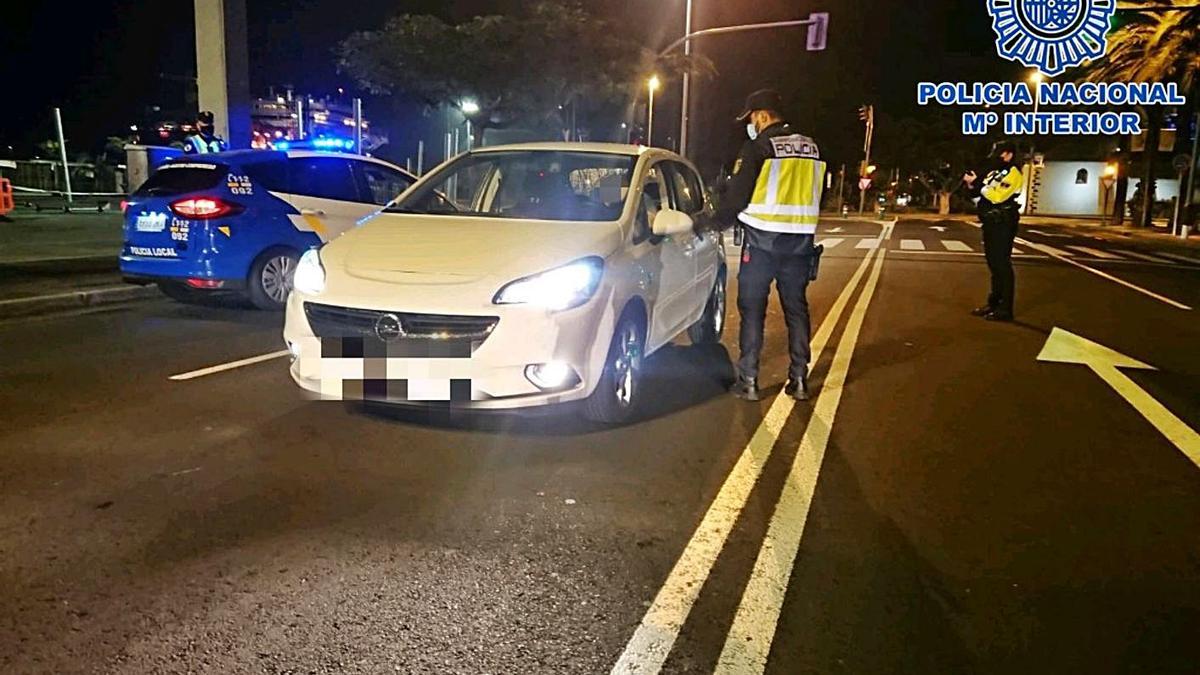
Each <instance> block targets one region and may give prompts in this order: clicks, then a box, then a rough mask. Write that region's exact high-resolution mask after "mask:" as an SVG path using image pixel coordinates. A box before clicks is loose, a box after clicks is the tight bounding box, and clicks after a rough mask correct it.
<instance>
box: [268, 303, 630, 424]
mask: <svg viewBox="0 0 1200 675" xmlns="http://www.w3.org/2000/svg"><path fill="white" fill-rule="evenodd" d="M308 302H311V303H316V304H320V305H324V306H334V307H338V308H346V307H347V305H346V304H344V303H338V302H337V301H335V300H332V299H328V298H324V297H321V298H313V297H306V296H305V295H303V294H301V293H298V292H293V293H292V294H291V296H290V297H289V299H288V305H287V313H286V319H285V324H284V340H285V341H286V343H287V345H288V348H289V350H291V351H292V365H291V375H292V379H293V380H295V382H296V384H297V385H299V386H300V387H301V388H302V389H304V390H305V391H306V392H308V393H309V394H311V395H312V396H313V397H314V398H317V399H321V400H335V401H337V400H363V399H366V400H373V401H385V402H390V403H398V404H408V405H431V406H432V405H445V404H450V405H453V406H462V407H466V408H475V409H486V410H504V409H516V408H529V407H536V406H548V405H555V404H560V403H568V402H571V401H577V400H581V399H584V398H587V397H588V396H589V395H590V394H591V393H592V391H593V390H594V389H595V387H596V383H597V382H598V381H599V379H600V375H601V373H602V371H603V368H604V361H605V357H606V356H607V353H608V347H609V343H610V341H611V337H612V334H613V331H614V323H615V322H614V312H613V309H612V306H611V304H612V303H611V302H610V301H608V300H607V299H605V298H604V297H601V296H600V294H598V296H597V297H594V298H593V299H592V300H591V301H589V302H588V303H586V304H584V305H583V306H581V307H578V308H575V309H572V310H568V311H564V312H553V313H552V312H547V311H545V310H541V309H535V308H531V307H526V306H496V305H490V304H488V305H485V306H480V307H474V308H471V310H472V311H469V312H468V311H446V310H447V309H448V308H446V307H403V308H400V307H387V306H380V303H368V304H372V305H374V306H367V305H366V304H364V303H355V305H354V306H353V307H350V308H351V309H355V310H372V311H377V312H380V313H385V314H386V313H390V312H396V313H413V314H442V315H456V316H474V317H479V316H491V317H496V318H497V321H496V323H495V326H494V327H493V328H492V330H491V332H490V333H489V334H488V335H487V336H486V338H484V339H482V340H479V341H477V342H476V343H475V344H473V345H472V348H467V349H460V348H456V347H453V346H452V345H449V343H442V344H439V340H438V339H436V338H435V339H430V338H424V339H421V340H419V341H409V340H399V341H397V342H394V343H390V344H389V343H385V342H384V341H382V340H380V339H379V338H378V337H376V336H375V335H373V334H370V332H368V333H363V334H362V335H361V336H359V337H355V338H350V339H347V338H344V337H343V338H340V339H339V338H330V337H328V336H326V337H318V335H317V332H315V331H314V330H313V326H312V323H313V322H311V321H310V320H309V315H308V313H307V312H306V310H305V303H308ZM396 347H400V348H398V349H397V348H396ZM546 363H563V364H566V365H568V366H569V367H570V368H571V370H572V371H573V372H574V374H575V375H576V376H577V381H571V382H569V384H567V385H565V386H563V387H561V388H558V389H552V390H546V389H543V388H541V387H539V386H538V385H536V384H534V382H533V381H532V380H531V379H530V377H529V376H527V369H528V368H529V367H530V366H532V365H537V364H546Z"/></svg>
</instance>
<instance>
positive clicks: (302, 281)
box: [292, 248, 325, 295]
mask: <svg viewBox="0 0 1200 675" xmlns="http://www.w3.org/2000/svg"><path fill="white" fill-rule="evenodd" d="M292 288H295V289H296V290H297V291H300V292H301V293H304V294H305V295H320V294H321V293H322V292H324V291H325V268H324V267H322V266H321V253H320V252H319V251H317V249H315V248H313V249H309V250H307V251H305V252H304V255H302V256H300V263H299V264H298V265H296V276H295V278H294V279H293V281H292Z"/></svg>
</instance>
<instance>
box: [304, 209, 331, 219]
mask: <svg viewBox="0 0 1200 675" xmlns="http://www.w3.org/2000/svg"><path fill="white" fill-rule="evenodd" d="M300 215H302V216H322V217H324V216H325V212H324V211H323V210H321V209H300Z"/></svg>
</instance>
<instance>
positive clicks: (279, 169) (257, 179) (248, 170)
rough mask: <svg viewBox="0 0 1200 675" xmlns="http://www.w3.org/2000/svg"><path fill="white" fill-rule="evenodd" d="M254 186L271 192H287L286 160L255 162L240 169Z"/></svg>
mask: <svg viewBox="0 0 1200 675" xmlns="http://www.w3.org/2000/svg"><path fill="white" fill-rule="evenodd" d="M242 171H243V172H245V174H246V175H247V176H249V177H250V181H251V182H252V183H254V185H255V186H257V187H261V188H263V189H264V190H270V191H271V192H287V191H288V168H287V161H286V160H282V159H280V160H274V161H270V162H255V163H253V164H247V165H245V166H243V167H242Z"/></svg>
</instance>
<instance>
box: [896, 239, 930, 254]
mask: <svg viewBox="0 0 1200 675" xmlns="http://www.w3.org/2000/svg"><path fill="white" fill-rule="evenodd" d="M900 250H901V251H924V250H925V243H924V242H922V241H921V240H920V239H901V240H900Z"/></svg>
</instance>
